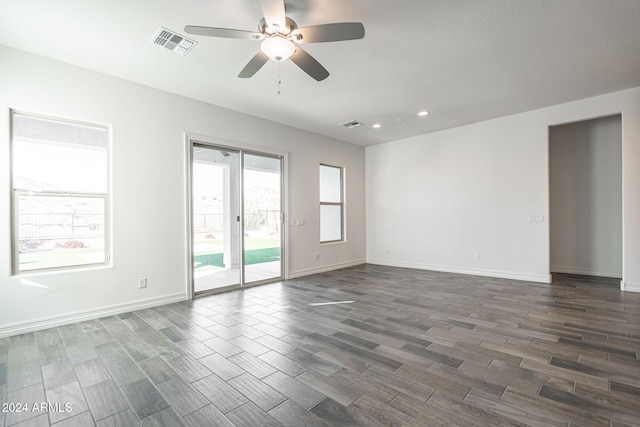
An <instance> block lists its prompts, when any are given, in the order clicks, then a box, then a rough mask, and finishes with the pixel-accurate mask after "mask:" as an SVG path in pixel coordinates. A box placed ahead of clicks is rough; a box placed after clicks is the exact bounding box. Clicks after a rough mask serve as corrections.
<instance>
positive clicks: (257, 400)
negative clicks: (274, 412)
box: [228, 373, 287, 412]
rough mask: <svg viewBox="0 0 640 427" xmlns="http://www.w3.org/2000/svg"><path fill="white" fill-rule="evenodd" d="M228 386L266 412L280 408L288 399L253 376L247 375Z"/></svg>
mask: <svg viewBox="0 0 640 427" xmlns="http://www.w3.org/2000/svg"><path fill="white" fill-rule="evenodd" d="M228 384H229V385H230V386H231V387H233V388H235V389H236V390H238V391H239V392H240V393H242V394H244V395H245V396H246V397H247V398H248V399H249V400H250V401H251V402H253V403H254V404H256V405H257V406H258V407H259V408H260V409H262V410H263V411H265V412H268V411H269V410H271V409H273V408H274V407H276V406H278V405H279V404H281V403H282V402H284V401H285V400H287V398H286V397H285V396H283V395H282V394H280V393H279V392H278V391H276V390H275V389H273V388H271V387H270V386H268V385H267V384H265V383H264V382H262V381H260V380H259V379H257V378H256V377H254V376H253V375H251V374H249V373H247V374H244V375H240V376H238V377H235V378H233V379H232V380H229V381H228Z"/></svg>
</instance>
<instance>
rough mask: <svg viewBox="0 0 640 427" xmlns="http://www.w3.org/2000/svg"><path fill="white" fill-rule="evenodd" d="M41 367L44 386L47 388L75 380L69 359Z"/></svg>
mask: <svg viewBox="0 0 640 427" xmlns="http://www.w3.org/2000/svg"><path fill="white" fill-rule="evenodd" d="M41 369H42V378H43V380H44V386H45V389H47V390H49V389H52V388H56V387H60V386H61V385H65V384H69V383H71V382H74V381H75V380H76V375H75V372H74V370H73V365H72V364H71V360H69V359H64V360H61V361H60V362H55V363H51V364H49V365H44V366H41Z"/></svg>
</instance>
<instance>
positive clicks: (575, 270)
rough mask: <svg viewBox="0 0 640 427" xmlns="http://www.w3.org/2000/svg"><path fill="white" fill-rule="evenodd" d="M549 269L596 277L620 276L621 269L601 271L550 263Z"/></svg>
mask: <svg viewBox="0 0 640 427" xmlns="http://www.w3.org/2000/svg"><path fill="white" fill-rule="evenodd" d="M551 271H553V272H554V273H565V274H579V275H582V276H596V277H621V276H622V272H621V271H603V270H592V269H585V268H576V267H567V266H563V265H552V266H551Z"/></svg>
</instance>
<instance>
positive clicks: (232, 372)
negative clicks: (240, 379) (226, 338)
mask: <svg viewBox="0 0 640 427" xmlns="http://www.w3.org/2000/svg"><path fill="white" fill-rule="evenodd" d="M199 361H200V363H202V364H203V365H205V366H206V367H207V368H208V369H209V370H210V371H211V372H213V373H214V374H216V375H217V376H219V377H220V378H222V379H223V380H225V381H228V380H230V379H231V378H235V377H237V376H238V375H242V374H244V373H245V370H244V369H242V368H241V367H239V366H238V365H236V364H235V363H233V362H230V361H229V360H228V359H226V358H225V357H222V356H221V355H220V354H217V353H215V354H211V355H209V356H205V357H203V358H202V359H200V360H199Z"/></svg>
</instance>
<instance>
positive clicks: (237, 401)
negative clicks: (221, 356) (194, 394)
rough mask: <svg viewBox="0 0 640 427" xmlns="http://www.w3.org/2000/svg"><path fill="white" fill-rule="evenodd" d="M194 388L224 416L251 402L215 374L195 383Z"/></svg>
mask: <svg viewBox="0 0 640 427" xmlns="http://www.w3.org/2000/svg"><path fill="white" fill-rule="evenodd" d="M193 386H194V387H195V388H196V389H197V390H198V391H199V392H200V393H202V395H203V396H204V397H206V398H207V399H208V400H209V402H211V403H212V404H213V405H214V406H215V407H216V408H217V409H218V410H219V411H220V412H222V413H223V414H226V413H227V412H229V411H232V410H233V409H235V408H237V407H238V406H241V405H243V404H245V403H247V402H248V401H249V400H248V399H247V398H246V397H245V396H244V395H243V394H242V393H240V392H238V391H237V390H236V389H234V388H233V387H231V386H230V385H229V384H227V383H226V381H223V380H222V379H220V378H219V377H217V376H216V375H214V374H211V375H209V376H208V377H206V378H203V379H201V380H198V381H196V382H194V383H193Z"/></svg>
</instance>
